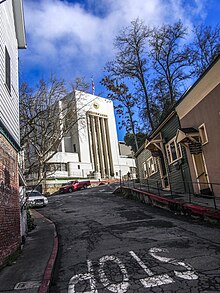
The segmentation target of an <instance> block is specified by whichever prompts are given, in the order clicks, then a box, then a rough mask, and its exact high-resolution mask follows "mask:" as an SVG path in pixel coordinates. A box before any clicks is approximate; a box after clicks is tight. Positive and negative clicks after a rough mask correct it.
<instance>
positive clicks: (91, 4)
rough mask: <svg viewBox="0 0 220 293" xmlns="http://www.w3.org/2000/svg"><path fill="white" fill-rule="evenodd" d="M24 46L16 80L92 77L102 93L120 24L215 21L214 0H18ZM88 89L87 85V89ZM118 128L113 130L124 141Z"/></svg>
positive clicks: (217, 4) (218, 11)
mask: <svg viewBox="0 0 220 293" xmlns="http://www.w3.org/2000/svg"><path fill="white" fill-rule="evenodd" d="M23 2H24V13H25V27H26V34H27V49H26V50H21V51H20V57H19V65H20V68H19V71H20V82H22V81H26V82H28V83H29V84H31V85H34V84H35V83H36V82H37V81H38V80H39V79H40V78H45V79H47V78H48V76H49V75H50V74H51V73H53V74H56V76H57V77H59V78H64V79H65V80H66V82H67V83H71V81H73V80H74V78H75V77H78V76H83V77H85V79H86V80H87V81H88V82H90V81H91V77H92V76H93V79H94V82H95V94H96V95H100V96H103V97H105V96H106V92H105V89H104V88H103V87H101V85H100V80H101V78H102V77H103V74H104V71H103V68H104V66H105V64H106V62H107V61H110V60H112V59H113V58H114V48H113V40H114V37H115V36H116V35H117V34H118V32H119V31H120V29H121V28H122V27H125V26H128V25H129V23H130V22H131V21H132V20H134V19H136V18H137V17H139V18H140V19H142V20H144V21H145V23H146V24H147V25H150V26H158V25H161V24H164V23H173V22H175V21H177V20H179V19H181V20H182V21H183V23H184V24H185V26H187V27H188V28H189V29H190V28H192V26H193V25H194V24H201V23H204V24H208V25H216V24H217V23H218V22H219V15H220V1H219V0H85V1H83V0H78V1H73V0H69V1H67V0H63V1H61V0H23ZM90 91H91V89H90ZM123 134H124V133H123V131H121V132H120V131H118V136H119V139H120V140H123Z"/></svg>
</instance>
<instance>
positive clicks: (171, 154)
mask: <svg viewBox="0 0 220 293" xmlns="http://www.w3.org/2000/svg"><path fill="white" fill-rule="evenodd" d="M165 148H166V153H167V158H168V163H169V164H172V163H174V162H175V161H177V160H179V159H181V158H182V151H181V146H180V144H177V143H176V137H174V138H173V139H171V140H170V141H169V142H168V143H167V144H166V146H165Z"/></svg>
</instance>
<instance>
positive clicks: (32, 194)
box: [26, 190, 48, 208]
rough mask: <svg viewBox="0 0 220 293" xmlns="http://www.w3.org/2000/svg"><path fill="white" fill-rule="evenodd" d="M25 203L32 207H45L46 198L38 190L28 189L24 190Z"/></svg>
mask: <svg viewBox="0 0 220 293" xmlns="http://www.w3.org/2000/svg"><path fill="white" fill-rule="evenodd" d="M26 195H27V205H28V206H29V207H31V208H33V207H45V206H46V205H47V204H48V199H47V198H46V197H45V196H43V194H42V193H40V192H39V191H38V190H30V191H27V192H26Z"/></svg>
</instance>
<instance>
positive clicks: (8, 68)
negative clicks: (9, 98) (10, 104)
mask: <svg viewBox="0 0 220 293" xmlns="http://www.w3.org/2000/svg"><path fill="white" fill-rule="evenodd" d="M5 83H6V85H7V87H8V90H9V91H10V92H11V60H10V56H9V54H8V50H7V48H6V47H5Z"/></svg>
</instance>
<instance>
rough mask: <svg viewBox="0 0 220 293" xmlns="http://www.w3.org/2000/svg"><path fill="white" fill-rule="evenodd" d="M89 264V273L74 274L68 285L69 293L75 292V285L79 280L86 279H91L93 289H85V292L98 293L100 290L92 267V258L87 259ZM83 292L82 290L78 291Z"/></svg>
mask: <svg viewBox="0 0 220 293" xmlns="http://www.w3.org/2000/svg"><path fill="white" fill-rule="evenodd" d="M87 266H88V273H86V274H78V275H75V276H73V277H72V278H71V279H70V281H69V286H68V293H75V292H76V291H75V285H76V284H77V283H78V282H79V281H85V280H89V283H90V287H91V290H90V291H84V292H83V293H98V290H96V281H95V276H94V271H93V267H92V262H91V261H90V260H87ZM78 293H81V292H78Z"/></svg>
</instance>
